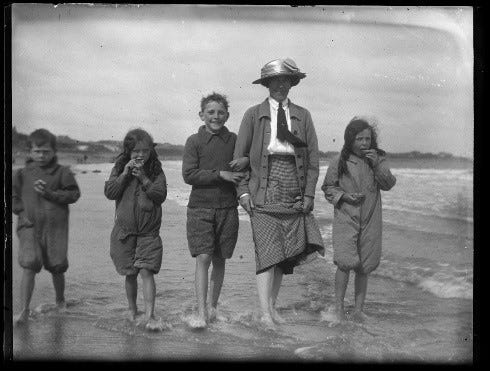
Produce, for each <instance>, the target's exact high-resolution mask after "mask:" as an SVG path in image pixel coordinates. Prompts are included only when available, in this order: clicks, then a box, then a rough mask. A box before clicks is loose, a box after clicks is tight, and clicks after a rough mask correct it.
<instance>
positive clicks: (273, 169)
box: [250, 155, 325, 274]
mask: <svg viewBox="0 0 490 371" xmlns="http://www.w3.org/2000/svg"><path fill="white" fill-rule="evenodd" d="M250 221H251V224H252V232H253V238H254V243H255V262H256V273H257V274H258V273H261V272H264V271H266V270H268V269H269V268H272V267H273V266H275V265H277V266H279V267H280V268H281V269H282V270H283V273H284V274H291V273H293V269H294V267H295V266H297V265H299V264H302V263H305V262H306V261H308V259H307V258H308V257H311V254H313V253H314V252H319V253H320V254H321V255H324V253H325V248H324V245H323V239H322V236H321V233H320V229H319V228H318V224H317V223H316V220H315V218H314V216H313V214H312V213H311V212H310V213H308V214H305V213H304V212H303V196H302V194H301V189H300V187H299V183H298V175H297V170H296V163H295V159H294V156H290V155H269V174H268V179H267V189H266V193H265V203H264V205H261V206H256V207H255V208H254V210H253V213H252V216H251V217H250Z"/></svg>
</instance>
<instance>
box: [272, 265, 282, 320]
mask: <svg viewBox="0 0 490 371" xmlns="http://www.w3.org/2000/svg"><path fill="white" fill-rule="evenodd" d="M272 269H274V276H273V279H272V292H271V301H270V303H271V308H270V311H271V314H272V319H273V320H274V321H276V322H277V323H285V322H286V320H285V319H284V318H282V317H281V316H280V315H279V313H277V310H276V300H277V296H278V295H279V289H280V288H281V283H282V276H283V272H282V269H281V268H279V267H278V266H275V267H274V268H272Z"/></svg>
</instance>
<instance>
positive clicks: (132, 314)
mask: <svg viewBox="0 0 490 371" xmlns="http://www.w3.org/2000/svg"><path fill="white" fill-rule="evenodd" d="M137 316H138V309H136V308H135V309H131V308H130V309H129V313H128V319H129V320H130V321H131V322H134V321H136V317H137Z"/></svg>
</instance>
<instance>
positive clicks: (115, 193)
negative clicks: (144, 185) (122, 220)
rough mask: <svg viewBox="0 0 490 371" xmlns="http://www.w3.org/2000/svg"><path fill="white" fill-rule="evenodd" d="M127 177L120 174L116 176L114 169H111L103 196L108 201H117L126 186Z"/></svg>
mask: <svg viewBox="0 0 490 371" xmlns="http://www.w3.org/2000/svg"><path fill="white" fill-rule="evenodd" d="M128 179H129V176H124V175H123V174H122V173H121V174H120V175H119V176H118V175H117V171H116V168H115V167H114V168H112V171H111V175H110V176H109V179H108V180H107V181H106V182H105V184H104V195H105V196H106V197H107V198H108V199H109V200H119V199H120V198H121V197H122V194H123V193H124V190H125V189H126V186H127V185H128Z"/></svg>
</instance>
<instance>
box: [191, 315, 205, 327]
mask: <svg viewBox="0 0 490 371" xmlns="http://www.w3.org/2000/svg"><path fill="white" fill-rule="evenodd" d="M189 326H190V327H192V328H194V329H203V328H206V327H207V323H206V320H205V319H204V318H202V317H200V316H198V317H193V318H191V319H190V320H189Z"/></svg>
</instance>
